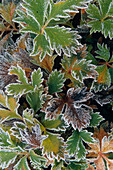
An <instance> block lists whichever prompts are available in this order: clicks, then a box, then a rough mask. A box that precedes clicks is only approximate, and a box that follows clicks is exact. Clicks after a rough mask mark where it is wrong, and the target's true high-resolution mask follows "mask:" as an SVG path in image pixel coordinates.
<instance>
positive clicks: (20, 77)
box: [9, 65, 28, 84]
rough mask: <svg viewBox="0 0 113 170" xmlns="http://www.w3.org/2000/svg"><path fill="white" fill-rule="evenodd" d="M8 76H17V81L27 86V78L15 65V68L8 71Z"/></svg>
mask: <svg viewBox="0 0 113 170" xmlns="http://www.w3.org/2000/svg"><path fill="white" fill-rule="evenodd" d="M9 74H11V75H12V74H15V75H17V76H18V81H19V82H21V83H23V84H28V80H27V77H26V75H25V71H24V70H23V69H22V68H21V67H20V66H19V65H17V67H15V66H12V67H11V69H9Z"/></svg>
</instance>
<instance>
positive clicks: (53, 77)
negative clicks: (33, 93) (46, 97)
mask: <svg viewBox="0 0 113 170" xmlns="http://www.w3.org/2000/svg"><path fill="white" fill-rule="evenodd" d="M64 82H65V79H64V74H63V73H61V71H57V70H55V71H52V73H51V74H50V75H49V78H48V82H47V85H48V91H49V93H50V94H53V93H56V92H61V91H62V89H61V88H62V87H63V86H64Z"/></svg>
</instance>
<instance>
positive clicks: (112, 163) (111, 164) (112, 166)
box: [106, 159, 113, 170]
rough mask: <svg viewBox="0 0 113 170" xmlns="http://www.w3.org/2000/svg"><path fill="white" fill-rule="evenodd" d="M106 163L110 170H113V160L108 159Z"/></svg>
mask: <svg viewBox="0 0 113 170" xmlns="http://www.w3.org/2000/svg"><path fill="white" fill-rule="evenodd" d="M106 161H107V168H108V170H113V160H111V159H107V160H106Z"/></svg>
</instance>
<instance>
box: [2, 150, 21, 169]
mask: <svg viewBox="0 0 113 170" xmlns="http://www.w3.org/2000/svg"><path fill="white" fill-rule="evenodd" d="M17 155H18V153H17V152H14V151H11V150H9V149H4V150H2V149H0V167H1V168H3V169H5V168H8V167H9V165H10V164H11V163H13V162H14V161H15V159H16V157H17Z"/></svg>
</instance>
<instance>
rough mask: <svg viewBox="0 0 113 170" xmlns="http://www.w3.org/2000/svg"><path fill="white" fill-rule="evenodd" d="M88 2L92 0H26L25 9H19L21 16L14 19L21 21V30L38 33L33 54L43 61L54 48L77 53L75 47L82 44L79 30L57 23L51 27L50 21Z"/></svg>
mask: <svg viewBox="0 0 113 170" xmlns="http://www.w3.org/2000/svg"><path fill="white" fill-rule="evenodd" d="M88 2H90V0H88V1H87V0H80V1H76V2H74V0H67V1H63V2H59V3H55V4H54V3H53V1H52V0H50V1H48V0H43V1H42V0H35V1H29V0H24V3H22V4H21V5H22V7H23V10H22V9H20V10H17V14H18V15H19V17H17V18H15V19H14V20H13V21H15V22H17V23H20V25H21V26H22V29H21V30H20V31H21V32H30V33H34V34H36V37H35V38H34V40H33V50H32V53H31V55H33V56H34V55H39V56H40V57H39V58H40V61H42V60H43V59H44V57H45V56H46V54H48V55H52V52H51V51H52V50H56V52H57V53H58V54H61V50H63V51H64V53H65V55H68V56H70V54H71V52H73V53H75V48H76V47H78V45H80V44H79V43H78V40H77V39H79V38H80V36H78V35H77V32H75V31H71V30H70V29H68V28H65V29H64V27H59V26H58V25H57V24H56V26H55V25H53V26H52V25H51V27H50V26H49V23H50V21H51V20H53V19H55V20H56V19H57V18H58V20H59V17H61V14H64V15H65V16H66V13H65V12H69V9H74V11H76V9H77V8H78V6H79V5H80V6H83V7H84V6H85V7H86V6H87V5H86V4H87V3H88ZM84 4H85V5H84ZM66 10H67V11H66ZM68 16H69V15H68ZM55 17H56V18H55Z"/></svg>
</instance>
